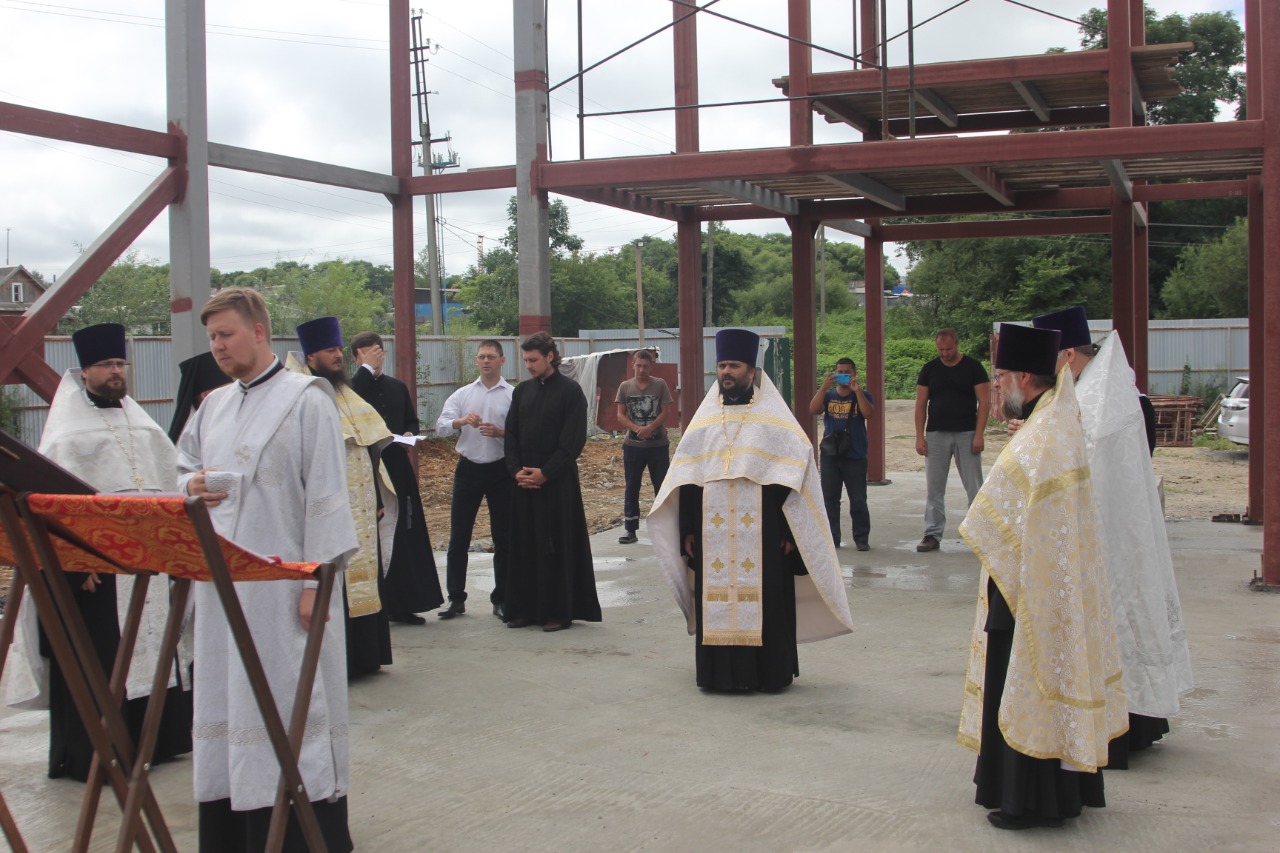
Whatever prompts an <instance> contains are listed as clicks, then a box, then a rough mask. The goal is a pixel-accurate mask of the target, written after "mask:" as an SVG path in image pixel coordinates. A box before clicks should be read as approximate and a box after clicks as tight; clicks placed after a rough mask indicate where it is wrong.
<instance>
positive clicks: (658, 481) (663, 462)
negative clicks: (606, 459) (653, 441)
mask: <svg viewBox="0 0 1280 853" xmlns="http://www.w3.org/2000/svg"><path fill="white" fill-rule="evenodd" d="M670 450H671V446H670V445H668V444H664V445H662V446H661V447H631V446H630V445H627V444H624V445H622V472H623V475H624V476H625V477H626V481H627V485H626V489H625V491H624V492H623V497H622V516H623V523H624V524H625V526H626V529H627V532H628V533H635V532H636V531H637V530H639V529H640V481H641V480H642V479H643V478H644V469H645V468H646V467H647V468H648V469H649V479H650V480H652V481H653V493H654V494H655V495H656V494H658V490H659V489H661V488H662V481H663V480H665V479H666V478H667V469H668V468H670V467H671V452H670Z"/></svg>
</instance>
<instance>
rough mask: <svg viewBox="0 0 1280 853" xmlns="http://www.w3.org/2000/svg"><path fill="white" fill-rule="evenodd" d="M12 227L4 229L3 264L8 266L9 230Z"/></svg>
mask: <svg viewBox="0 0 1280 853" xmlns="http://www.w3.org/2000/svg"><path fill="white" fill-rule="evenodd" d="M12 230H13V229H12V228H5V229H4V265H5V266H6V267H7V266H9V232H10V231H12Z"/></svg>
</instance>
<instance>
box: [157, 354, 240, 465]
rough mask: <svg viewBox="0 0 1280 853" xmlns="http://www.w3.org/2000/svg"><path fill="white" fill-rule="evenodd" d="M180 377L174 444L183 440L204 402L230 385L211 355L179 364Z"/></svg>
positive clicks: (171, 428) (173, 424)
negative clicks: (193, 414) (190, 423)
mask: <svg viewBox="0 0 1280 853" xmlns="http://www.w3.org/2000/svg"><path fill="white" fill-rule="evenodd" d="M178 376H179V378H178V396H177V397H176V398H175V399H174V401H173V420H172V421H170V422H169V440H170V441H172V442H173V443H174V444H177V443H178V439H180V438H182V430H183V429H184V428H185V427H186V425H187V419H188V418H189V417H191V413H192V412H194V411H195V410H196V409H198V408H200V404H201V403H203V402H204V398H205V397H208V396H209V395H210V394H212V393H213V392H214V391H216V390H218V389H219V388H221V387H222V386H223V385H227V384H229V383H230V382H231V377H230V376H228V375H227V374H225V373H223V372H222V368H221V367H218V360H217V359H215V358H214V357H213V353H211V352H202V353H200V354H199V355H193V356H191V358H188V359H184V360H182V361H180V362H178Z"/></svg>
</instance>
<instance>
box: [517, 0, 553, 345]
mask: <svg viewBox="0 0 1280 853" xmlns="http://www.w3.org/2000/svg"><path fill="white" fill-rule="evenodd" d="M514 12H515V48H516V57H515V60H516V61H515V72H516V74H515V81H516V240H517V241H518V243H519V257H518V259H517V263H516V269H517V270H518V272H519V275H520V335H521V336H522V337H523V336H527V335H532V334H533V333H534V332H550V331H551V270H550V265H549V257H548V256H549V247H550V239H551V234H550V229H549V223H548V215H547V194H546V192H544V191H542V190H541V189H539V187H538V185H537V183H536V180H535V179H536V169H537V168H538V166H539V165H540V164H542V163H545V162H546V160H547V118H548V112H547V71H546V68H547V19H546V13H545V11H544V7H543V0H515V3H514Z"/></svg>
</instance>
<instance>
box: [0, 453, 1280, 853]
mask: <svg viewBox="0 0 1280 853" xmlns="http://www.w3.org/2000/svg"><path fill="white" fill-rule="evenodd" d="M891 476H892V478H893V480H894V482H893V484H892V485H890V486H884V487H872V489H871V494H870V501H871V513H872V524H873V530H872V535H871V543H872V550H871V551H869V552H865V553H859V552H857V551H855V550H853V549H852V548H844V549H841V551H840V552H839V553H840V558H841V562H842V563H843V565H844V572H845V576H846V578H847V586H848V591H849V598H850V602H851V604H852V609H853V614H854V619H855V622H856V624H857V631H856V632H855V633H854V634H852V635H850V636H847V637H842V638H839V639H835V640H829V641H827V642H823V643H817V644H813V645H807V646H802V647H801V650H800V669H801V675H800V677H799V678H798V679H797V680H796V683H795V684H794V685H793V686H792V687H791V688H790V689H788V690H786V691H784V692H783V693H781V694H778V695H717V694H710V693H703V692H701V691H700V690H698V688H697V687H696V686H694V683H693V640H692V639H691V638H690V637H688V636H687V635H686V633H685V630H684V621H683V618H682V617H681V616H680V614H679V612H678V610H677V609H676V607H675V605H674V603H673V602H672V600H671V597H670V596H669V594H668V593H667V591H666V588H665V586H664V585H663V583H662V580H661V578H660V577H659V574H658V569H657V564H656V561H655V560H654V558H653V552H652V550H651V548H650V547H649V540H648V535H647V533H646V532H645V531H644V530H643V529H642V530H641V532H640V542H639V543H637V544H635V545H619V544H618V543H617V537H618V534H619V531H616V530H615V531H606V532H604V533H600V534H598V535H596V536H594V537H593V538H592V548H593V552H594V555H595V558H596V577H597V581H598V584H599V589H600V597H601V602H602V604H604V606H605V614H604V622H603V623H601V624H595V625H583V624H575V625H574V626H573V628H572V630H569V631H564V632H561V633H558V634H543V633H542V632H541V631H538V630H536V629H524V630H510V629H507V628H506V627H504V626H503V625H502V623H500V622H499V621H498V620H497V619H495V618H494V617H493V616H492V615H491V614H490V608H489V606H488V595H487V593H488V590H489V589H490V588H491V584H492V571H491V563H490V562H489V558H488V556H487V555H483V554H476V555H472V558H473V559H472V572H471V578H470V584H469V588H470V590H471V596H472V597H471V598H470V599H469V602H468V604H469V605H470V606H469V608H468V612H467V613H466V614H465V615H464V616H462V617H459V618H457V619H453V620H451V621H448V622H442V621H441V620H439V619H436V618H435V617H434V615H428V617H427V618H428V624H427V625H425V626H423V627H414V626H403V625H398V626H396V627H394V628H393V632H392V639H393V643H394V646H395V656H396V662H395V664H394V665H393V666H391V667H389V668H387V669H385V670H384V671H383V672H381V673H379V674H377V675H374V676H371V677H367V678H364V679H361V680H359V681H357V682H356V683H354V684H353V685H352V689H351V722H352V725H351V754H352V762H353V764H352V774H351V775H352V789H351V796H350V809H351V828H352V835H353V836H354V838H355V841H356V846H357V848H358V849H360V850H369V851H411V850H423V849H429V850H438V851H488V850H556V851H561V853H571V852H572V851H596V850H602V849H609V850H658V851H666V850H700V851H712V850H714V851H720V850H725V851H728V850H733V851H778V850H804V851H815V850H833V851H834V850H840V851H844V850H876V851H881V850H887V851H895V850H979V849H983V850H995V851H999V850H1026V849H1041V848H1043V849H1050V848H1052V849H1054V850H1098V849H1104V848H1105V849H1113V850H1147V849H1152V850H1156V849H1158V850H1161V851H1177V850H1206V849H1215V850H1241V851H1254V850H1257V851H1262V850H1274V849H1275V848H1276V838H1277V837H1280V801H1278V800H1277V798H1276V796H1275V790H1276V782H1277V778H1278V775H1280V760H1278V759H1280V712H1278V710H1277V708H1278V706H1280V689H1277V688H1278V687H1280V596H1275V595H1270V594H1265V593H1255V592H1250V591H1248V590H1247V589H1246V582H1247V580H1248V579H1249V577H1251V575H1252V573H1253V570H1254V569H1255V568H1256V567H1257V566H1258V554H1259V553H1260V550H1261V528H1257V527H1244V526H1241V525H1233V524H1213V523H1211V522H1171V523H1170V524H1169V526H1168V529H1169V534H1170V538H1171V541H1172V544H1173V548H1174V559H1175V568H1176V572H1177V578H1178V585H1179V589H1180V592H1181V595H1182V603H1183V609H1184V613H1185V622H1186V626H1187V630H1188V634H1189V638H1190V642H1191V652H1192V661H1193V665H1194V667H1195V673H1196V682H1197V685H1198V687H1197V689H1196V690H1195V692H1194V693H1193V694H1191V695H1190V696H1189V697H1188V698H1187V700H1186V701H1185V703H1184V707H1183V712H1182V715H1181V716H1180V717H1179V718H1178V719H1176V720H1174V721H1172V729H1173V730H1172V732H1171V733H1170V735H1169V736H1168V737H1167V738H1166V739H1165V740H1164V741H1163V742H1162V743H1160V744H1157V745H1156V746H1155V747H1153V748H1152V749H1151V750H1150V751H1149V752H1147V753H1143V754H1141V755H1139V756H1137V757H1136V758H1135V760H1134V764H1133V769H1131V770H1128V771H1114V772H1107V773H1106V774H1105V779H1106V794H1107V808H1105V809H1086V810H1085V814H1084V815H1083V816H1082V817H1081V818H1079V819H1077V820H1074V821H1069V822H1068V825H1067V826H1066V827H1064V828H1063V829H1059V830H1032V831H1027V832H1020V833H1008V832H1001V831H999V830H996V829H994V828H992V827H991V826H989V825H988V824H987V821H986V820H985V810H984V809H982V808H981V807H979V806H976V805H974V803H973V794H974V788H973V783H972V773H973V758H974V756H973V754H972V753H970V752H969V751H967V750H965V749H963V748H961V747H960V746H958V745H957V744H956V742H955V732H956V726H957V722H958V718H959V708H960V699H961V689H962V686H963V677H964V667H965V661H966V655H967V650H968V645H969V631H970V627H971V625H972V621H973V614H974V602H975V598H976V595H977V562H976V560H975V559H974V558H973V556H972V554H970V553H969V552H968V550H967V548H966V547H965V546H964V545H963V544H962V543H961V542H960V540H959V539H958V538H957V536H956V533H955V525H956V524H958V523H959V521H960V520H961V518H962V517H963V508H964V495H963V492H962V491H961V490H960V489H959V486H958V483H954V482H953V483H952V489H951V491H950V494H949V496H948V505H949V507H950V508H951V512H950V518H949V523H948V528H947V531H946V534H945V538H944V540H943V545H942V550H941V551H940V552H934V553H930V554H917V553H916V551H915V544H916V542H917V541H918V540H919V538H920V535H921V526H922V522H921V517H922V513H923V505H924V500H923V498H924V484H923V476H922V475H920V474H894V475H891ZM955 479H956V478H954V477H953V478H952V480H953V481H954V480H955ZM845 525H846V535H845V537H844V538H845V541H846V542H848V541H850V540H851V537H850V536H848V533H847V525H848V519H847V517H846V519H845ZM437 559H438V562H439V563H440V565H441V572H442V574H443V565H444V560H443V554H438V555H437ZM0 744H3V755H4V758H3V763H2V764H0V790H3V792H4V795H5V797H6V799H7V800H8V801H9V804H10V807H11V808H12V810H13V812H14V814H15V817H16V819H17V821H18V824H19V826H20V827H21V829H22V831H23V833H24V834H25V836H26V838H27V841H28V843H29V845H30V846H31V849H32V850H40V851H44V850H61V849H66V848H67V847H68V846H69V844H70V838H71V836H72V833H73V830H74V824H75V819H76V814H77V812H78V808H79V798H80V794H81V791H82V788H81V786H80V785H78V784H75V783H71V782H65V781H53V780H49V779H47V778H45V755H46V750H47V724H46V720H45V717H44V715H43V714H42V713H32V712H27V713H13V712H10V711H8V710H6V711H4V712H3V713H0ZM190 766H191V765H190V762H189V761H188V760H184V761H179V762H177V763H174V764H169V765H164V766H161V767H158V768H156V770H155V774H154V778H155V783H156V787H157V790H158V792H159V798H160V800H161V803H162V806H163V808H164V813H165V816H166V818H167V820H168V822H169V825H170V827H171V828H172V830H173V833H174V835H175V838H176V840H177V844H178V846H179V848H180V849H182V850H194V849H195V821H196V809H195V805H194V803H193V802H192V801H191V794H190V791H191V784H190ZM101 812H102V816H101V818H100V820H99V828H98V832H97V834H96V836H95V845H94V848H93V849H95V850H110V849H113V848H114V829H115V825H116V815H117V814H118V809H117V807H116V806H115V804H114V802H111V801H109V799H108V800H104V805H103V807H102V809H101Z"/></svg>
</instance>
